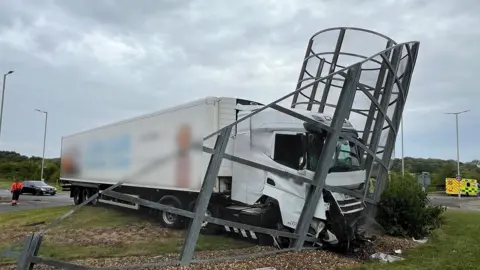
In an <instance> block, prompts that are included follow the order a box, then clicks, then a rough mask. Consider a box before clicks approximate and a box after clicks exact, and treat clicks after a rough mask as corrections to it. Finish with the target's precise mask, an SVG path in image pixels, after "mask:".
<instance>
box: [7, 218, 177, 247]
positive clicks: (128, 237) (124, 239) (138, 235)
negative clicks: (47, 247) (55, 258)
mask: <svg viewBox="0 0 480 270" xmlns="http://www.w3.org/2000/svg"><path fill="white" fill-rule="evenodd" d="M39 225H41V226H28V227H23V228H21V231H19V229H20V228H12V229H5V230H2V231H3V232H5V233H2V234H1V235H0V242H1V243H9V242H12V243H13V242H14V241H17V240H20V239H22V238H24V237H26V236H27V235H29V234H31V233H33V232H37V231H39V230H41V229H42V228H43V227H44V226H43V225H44V224H39ZM181 237H182V232H180V231H173V230H167V229H163V228H161V227H159V226H157V225H154V224H150V223H139V224H135V225H127V226H123V227H118V228H89V229H69V228H54V229H52V230H51V231H49V232H48V233H47V234H45V236H44V240H43V241H44V242H47V243H55V244H59V245H66V244H74V245H75V246H97V245H101V246H115V245H119V244H130V243H133V242H136V243H138V242H145V241H149V240H151V239H155V240H156V241H159V242H161V241H162V239H165V241H168V240H169V239H172V238H181Z"/></svg>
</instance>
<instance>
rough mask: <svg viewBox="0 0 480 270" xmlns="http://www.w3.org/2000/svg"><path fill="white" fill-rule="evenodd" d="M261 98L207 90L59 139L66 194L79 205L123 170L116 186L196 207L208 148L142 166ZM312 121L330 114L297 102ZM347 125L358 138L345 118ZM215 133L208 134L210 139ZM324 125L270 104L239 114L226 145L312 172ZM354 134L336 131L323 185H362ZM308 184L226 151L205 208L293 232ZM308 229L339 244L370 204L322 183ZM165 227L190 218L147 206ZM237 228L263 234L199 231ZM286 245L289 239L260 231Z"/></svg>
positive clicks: (253, 156) (256, 157) (294, 171)
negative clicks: (308, 122) (184, 101)
mask: <svg viewBox="0 0 480 270" xmlns="http://www.w3.org/2000/svg"><path fill="white" fill-rule="evenodd" d="M261 107H262V105H261V104H258V103H255V102H252V101H248V100H243V99H237V98H224V97H221V98H216V97H208V98H204V99H201V100H198V101H194V102H190V103H187V104H184V105H180V106H176V107H173V108H170V109H165V110H162V111H159V112H156V113H153V114H149V115H144V116H141V117H137V118H133V119H129V120H125V121H122V122H118V123H115V124H111V125H107V126H104V127H99V128H96V129H92V130H89V131H85V132H81V133H77V134H74V135H70V136H66V137H63V138H62V155H61V167H62V170H61V181H62V182H63V184H64V186H69V187H70V196H71V197H72V198H73V200H74V202H75V204H80V203H82V202H83V201H84V200H86V199H87V198H88V197H89V196H91V195H92V194H94V193H96V192H98V191H101V190H104V189H106V188H108V187H109V186H111V185H114V184H116V183H117V182H118V181H120V180H122V178H124V177H126V176H127V175H134V177H131V178H129V179H128V180H127V181H126V182H125V184H123V185H122V186H121V187H119V188H117V189H116V190H117V191H119V192H123V193H126V194H129V195H132V196H137V197H140V198H143V199H148V200H151V201H155V202H159V203H163V204H166V205H172V206H174V207H178V208H182V209H189V210H191V209H192V208H193V205H194V203H195V199H196V196H197V195H198V193H199V191H200V188H201V185H202V181H203V179H204V176H205V171H206V169H207V167H208V163H209V160H210V154H207V153H196V154H195V153H191V152H188V153H187V152H185V154H184V155H178V156H176V157H175V158H173V159H172V160H170V161H168V162H167V163H164V164H159V165H158V166H156V167H155V168H154V169H149V170H148V171H146V170H145V171H144V170H142V168H143V166H145V165H148V163H151V162H153V161H154V160H155V159H157V158H159V157H162V156H168V155H169V154H171V153H173V152H175V150H176V149H178V148H177V147H184V146H185V145H188V142H189V140H201V139H202V138H203V137H204V136H207V135H209V134H211V133H213V132H215V131H217V130H219V129H220V128H222V127H224V126H227V125H229V124H231V123H233V122H234V121H236V120H237V119H239V118H241V117H243V116H245V115H247V114H249V113H251V112H252V111H254V110H256V109H258V108H261ZM293 110H294V111H295V112H297V113H299V114H301V115H303V116H306V117H308V118H310V119H313V120H315V121H322V122H324V123H327V124H328V122H329V121H331V117H330V116H327V115H324V114H321V113H315V112H311V111H306V110H305V111H304V110H298V109H293ZM343 130H344V132H349V133H351V136H353V137H355V138H358V135H357V132H356V131H355V129H354V128H353V126H352V125H351V124H350V123H349V122H348V121H345V122H344V127H343ZM215 139H216V137H213V138H211V139H210V140H207V141H205V142H204V146H208V147H213V146H214V143H215ZM324 140H325V133H322V132H319V131H318V130H310V129H309V128H308V125H306V124H305V122H304V121H302V120H300V119H297V118H295V117H292V116H290V115H288V114H284V113H282V112H279V111H277V110H275V109H271V108H268V109H266V110H264V111H262V112H260V113H258V114H256V115H255V116H253V117H252V118H249V119H246V120H245V121H242V122H240V123H238V124H237V125H236V126H235V128H234V129H233V130H232V134H231V137H230V139H229V143H228V146H227V149H226V153H227V154H230V155H234V156H237V157H240V158H243V159H246V160H250V161H253V162H256V163H259V164H263V165H266V166H269V167H273V168H276V169H278V170H281V171H285V172H289V173H291V174H294V175H299V176H302V177H307V178H309V179H312V178H313V174H314V171H315V167H316V166H317V159H318V157H319V155H320V153H321V151H322V146H323V143H324ZM358 150H359V149H358V148H357V146H355V145H354V144H353V143H351V142H349V141H348V140H346V139H344V138H340V139H339V141H338V143H337V151H336V153H335V155H334V156H333V159H334V161H333V166H332V167H331V168H330V172H329V174H328V176H327V179H326V185H328V186H336V187H343V188H347V189H350V190H362V189H364V181H365V177H366V173H365V170H364V169H363V168H362V167H361V166H360V162H359V158H358V155H357V153H358V152H359V151H358ZM306 192H307V185H306V184H305V183H304V182H299V181H296V180H295V179H291V178H287V177H284V176H281V175H277V174H274V173H271V172H268V171H265V170H260V169H255V168H252V167H249V166H245V165H242V164H238V163H235V162H232V161H229V160H226V159H224V160H223V161H222V165H221V167H220V172H219V174H218V179H217V181H216V184H215V187H214V193H213V194H212V197H211V200H210V204H209V207H208V213H207V214H209V215H212V216H214V217H219V218H222V219H227V220H231V221H236V222H241V223H246V224H250V225H255V226H261V227H267V228H273V229H279V230H284V231H293V230H294V229H295V227H296V225H297V222H298V220H299V216H300V214H301V211H302V207H303V205H304V202H305V196H306ZM322 198H323V199H321V201H319V203H318V205H317V208H316V211H315V213H314V219H313V221H312V224H311V227H310V231H309V235H310V236H314V237H316V238H317V239H318V243H330V244H332V245H336V244H338V243H342V242H345V241H349V240H350V238H351V235H350V234H349V232H347V231H351V230H349V229H348V228H347V227H348V226H353V224H354V223H355V222H356V221H357V220H358V217H359V216H360V215H362V212H363V210H364V209H365V205H364V203H363V202H362V201H361V200H358V199H356V198H353V197H351V196H347V195H344V194H340V193H335V192H330V191H326V190H325V191H324V193H323V196H322ZM98 202H102V203H109V204H114V205H118V206H124V207H128V208H133V209H137V210H141V209H142V208H143V207H141V206H139V205H135V204H131V203H127V202H125V201H120V200H117V199H112V198H108V197H106V196H101V197H100V199H99V200H98V201H95V202H94V203H98ZM151 214H155V215H158V219H159V222H161V224H162V225H163V226H164V227H167V228H181V227H182V226H184V225H185V224H184V223H185V222H184V221H185V220H184V219H182V218H181V217H179V216H176V215H173V214H170V213H167V212H160V211H156V212H151ZM219 230H224V231H225V230H226V231H229V232H232V233H233V232H236V233H238V234H241V235H242V236H243V237H246V238H253V239H260V237H262V236H265V235H259V234H256V233H254V232H252V231H245V230H239V229H237V228H230V227H227V226H217V225H214V224H204V228H203V231H204V232H206V233H207V232H208V233H217V232H219ZM267 238H268V239H271V240H272V242H273V243H275V244H278V245H280V246H284V245H287V244H288V240H287V239H285V238H275V237H273V239H272V237H269V236H268V237H266V238H265V237H264V238H263V239H267Z"/></svg>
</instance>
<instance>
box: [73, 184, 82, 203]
mask: <svg viewBox="0 0 480 270" xmlns="http://www.w3.org/2000/svg"><path fill="white" fill-rule="evenodd" d="M82 189H83V188H81V187H76V188H75V189H74V190H73V203H74V204H75V205H79V204H82V202H83V200H82Z"/></svg>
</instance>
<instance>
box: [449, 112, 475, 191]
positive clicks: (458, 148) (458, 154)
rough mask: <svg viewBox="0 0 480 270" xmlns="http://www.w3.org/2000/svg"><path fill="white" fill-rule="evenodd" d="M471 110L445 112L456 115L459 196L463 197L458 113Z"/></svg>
mask: <svg viewBox="0 0 480 270" xmlns="http://www.w3.org/2000/svg"><path fill="white" fill-rule="evenodd" d="M469 111H470V110H465V111H461V112H452V113H445V114H453V115H455V125H456V133H457V181H458V198H459V199H460V198H461V197H462V191H461V190H460V181H462V177H461V176H460V147H459V145H460V144H459V140H458V115H459V114H462V113H466V112H469Z"/></svg>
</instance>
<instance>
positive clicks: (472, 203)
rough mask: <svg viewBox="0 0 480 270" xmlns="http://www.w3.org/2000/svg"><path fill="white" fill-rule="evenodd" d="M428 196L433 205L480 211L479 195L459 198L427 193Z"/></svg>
mask: <svg viewBox="0 0 480 270" xmlns="http://www.w3.org/2000/svg"><path fill="white" fill-rule="evenodd" d="M428 198H429V199H430V202H431V203H432V204H435V205H441V206H446V207H449V208H460V209H465V210H470V211H480V197H461V198H460V199H459V198H458V197H457V196H447V195H441V194H438V195H437V194H435V195H429V196H428Z"/></svg>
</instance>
